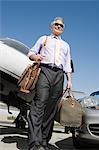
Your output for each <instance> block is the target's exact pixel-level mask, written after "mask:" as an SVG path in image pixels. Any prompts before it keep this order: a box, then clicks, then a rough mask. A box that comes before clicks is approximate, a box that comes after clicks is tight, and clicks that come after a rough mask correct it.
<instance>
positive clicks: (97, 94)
mask: <svg viewBox="0 0 99 150" xmlns="http://www.w3.org/2000/svg"><path fill="white" fill-rule="evenodd" d="M90 96H95V97H97V98H99V91H96V92H93V93H91V94H90Z"/></svg>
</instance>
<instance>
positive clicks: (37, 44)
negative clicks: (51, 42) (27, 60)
mask: <svg viewBox="0 0 99 150" xmlns="http://www.w3.org/2000/svg"><path fill="white" fill-rule="evenodd" d="M43 38H44V36H42V37H40V38H39V39H38V40H37V42H36V43H35V45H34V46H33V47H32V48H31V49H30V50H29V53H28V55H27V56H28V57H30V56H31V55H32V54H37V53H38V52H39V48H40V46H41V44H42V41H43Z"/></svg>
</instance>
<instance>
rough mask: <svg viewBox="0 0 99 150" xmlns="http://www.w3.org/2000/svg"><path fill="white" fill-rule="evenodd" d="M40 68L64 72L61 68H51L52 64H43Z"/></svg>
mask: <svg viewBox="0 0 99 150" xmlns="http://www.w3.org/2000/svg"><path fill="white" fill-rule="evenodd" d="M40 66H43V67H46V68H49V69H51V70H53V71H59V70H63V69H61V68H58V67H55V65H54V66H53V65H52V66H51V65H50V64H43V63H41V64H40Z"/></svg>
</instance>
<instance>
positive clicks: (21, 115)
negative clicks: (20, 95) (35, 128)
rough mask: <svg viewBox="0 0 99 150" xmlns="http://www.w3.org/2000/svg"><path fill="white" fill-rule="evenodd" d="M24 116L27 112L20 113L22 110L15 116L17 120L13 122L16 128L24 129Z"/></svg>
mask: <svg viewBox="0 0 99 150" xmlns="http://www.w3.org/2000/svg"><path fill="white" fill-rule="evenodd" d="M26 114H27V112H25V111H22V110H21V111H20V113H19V115H18V116H17V118H16V119H15V121H14V123H15V125H16V128H20V129H25V127H26V122H27V120H26Z"/></svg>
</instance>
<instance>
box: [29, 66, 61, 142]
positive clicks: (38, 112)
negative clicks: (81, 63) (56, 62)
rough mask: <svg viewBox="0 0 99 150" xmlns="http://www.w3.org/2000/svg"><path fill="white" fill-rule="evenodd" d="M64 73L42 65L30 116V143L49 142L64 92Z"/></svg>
mask: <svg viewBox="0 0 99 150" xmlns="http://www.w3.org/2000/svg"><path fill="white" fill-rule="evenodd" d="M63 81H64V74H63V71H62V70H58V71H53V70H51V69H49V68H45V67H41V73H40V76H39V79H38V82H37V85H36V91H35V92H36V93H35V97H34V99H33V101H32V103H31V107H30V112H29V116H28V125H29V145H30V144H36V145H39V144H43V145H45V144H46V143H48V141H49V140H50V138H51V136H52V131H53V125H54V117H55V113H56V107H55V106H56V103H57V100H58V99H59V97H60V96H61V94H62V92H63Z"/></svg>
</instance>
